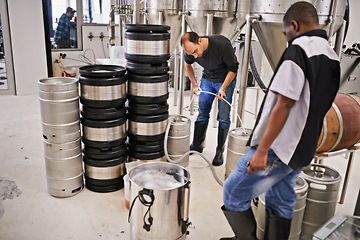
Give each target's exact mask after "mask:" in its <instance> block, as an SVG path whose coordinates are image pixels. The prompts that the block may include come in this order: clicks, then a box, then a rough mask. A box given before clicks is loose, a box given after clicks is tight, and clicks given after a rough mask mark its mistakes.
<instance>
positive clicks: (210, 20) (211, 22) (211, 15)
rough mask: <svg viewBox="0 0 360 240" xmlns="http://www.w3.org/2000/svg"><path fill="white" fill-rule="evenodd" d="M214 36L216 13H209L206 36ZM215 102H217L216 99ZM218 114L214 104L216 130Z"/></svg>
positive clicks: (213, 114) (213, 120) (213, 115)
mask: <svg viewBox="0 0 360 240" xmlns="http://www.w3.org/2000/svg"><path fill="white" fill-rule="evenodd" d="M213 34H214V13H207V14H206V35H207V36H210V35H213ZM215 100H217V99H216V98H215ZM218 101H219V100H217V101H216V102H218ZM217 112H218V104H216V103H215V104H214V109H213V111H212V125H213V127H214V128H216V127H217V120H216V115H217Z"/></svg>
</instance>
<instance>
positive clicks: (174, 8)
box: [143, 0, 183, 53]
mask: <svg viewBox="0 0 360 240" xmlns="http://www.w3.org/2000/svg"><path fill="white" fill-rule="evenodd" d="M182 5H183V1H182V0H145V1H144V9H143V13H144V15H145V18H146V21H147V22H148V23H149V24H160V25H163V24H165V25H168V26H170V30H169V32H170V36H171V39H170V53H173V51H174V49H175V46H176V43H177V40H178V38H179V36H180V32H181V15H180V13H179V12H181V10H182Z"/></svg>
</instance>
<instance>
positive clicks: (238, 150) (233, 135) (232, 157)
mask: <svg viewBox="0 0 360 240" xmlns="http://www.w3.org/2000/svg"><path fill="white" fill-rule="evenodd" d="M250 134H251V130H249V129H246V134H245V133H244V131H243V129H242V128H235V129H232V130H231V131H230V132H229V137H228V146H227V153H226V163H225V178H227V177H228V176H229V175H230V173H232V171H234V170H235V168H236V164H237V161H238V160H239V159H240V158H241V157H242V156H244V155H245V154H246V153H247V151H248V150H249V149H250V147H248V146H246V143H247V141H248V139H249V137H250Z"/></svg>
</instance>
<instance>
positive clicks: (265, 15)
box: [250, 0, 346, 69]
mask: <svg viewBox="0 0 360 240" xmlns="http://www.w3.org/2000/svg"><path fill="white" fill-rule="evenodd" d="M298 1H299V0H270V1H263V0H252V1H250V14H251V15H258V16H261V18H260V20H256V21H254V22H253V23H252V27H253V28H254V30H255V33H256V36H257V37H258V39H259V42H260V44H261V46H262V48H263V50H264V53H265V55H266V57H267V58H268V60H269V63H270V65H271V67H272V68H273V69H275V67H276V65H277V63H278V61H279V59H280V57H281V55H282V53H283V52H284V50H285V47H286V39H285V37H284V36H283V34H282V22H283V17H284V14H285V12H286V11H287V9H288V8H289V7H290V6H291V5H292V4H294V3H295V2H298ZM308 2H310V3H311V4H313V5H314V6H315V8H316V9H317V11H318V15H319V23H320V26H321V27H322V28H324V29H325V30H327V32H328V33H329V32H331V33H330V34H331V36H332V35H333V34H334V33H335V32H336V31H337V30H338V29H339V28H340V26H341V25H342V24H343V17H344V14H345V7H346V0H308Z"/></svg>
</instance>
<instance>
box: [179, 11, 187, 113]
mask: <svg viewBox="0 0 360 240" xmlns="http://www.w3.org/2000/svg"><path fill="white" fill-rule="evenodd" d="M185 16H186V13H185V12H184V13H182V16H181V36H182V35H184V34H185V32H186V21H185ZM184 54H185V51H184V48H181V50H180V80H179V85H180V104H179V115H183V107H184V78H185V69H184V61H185V58H184Z"/></svg>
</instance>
